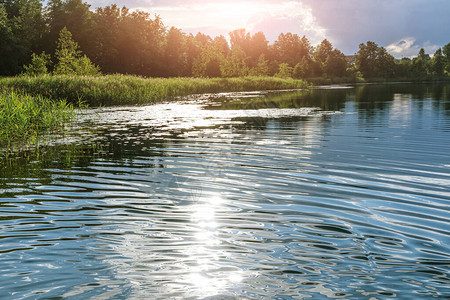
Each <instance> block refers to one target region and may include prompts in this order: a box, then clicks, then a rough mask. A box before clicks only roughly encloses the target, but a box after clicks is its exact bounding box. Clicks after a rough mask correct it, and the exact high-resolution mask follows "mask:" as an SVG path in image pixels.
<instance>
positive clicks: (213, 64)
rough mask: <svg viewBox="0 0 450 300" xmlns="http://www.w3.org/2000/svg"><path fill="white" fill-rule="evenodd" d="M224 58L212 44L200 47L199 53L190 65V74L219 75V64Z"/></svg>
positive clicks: (197, 75)
mask: <svg viewBox="0 0 450 300" xmlns="http://www.w3.org/2000/svg"><path fill="white" fill-rule="evenodd" d="M224 59H225V58H224V57H223V55H222V53H220V51H218V50H217V48H216V47H214V46H212V45H207V46H206V47H203V48H202V52H201V54H200V55H199V56H198V57H197V59H196V60H195V61H194V63H193V65H192V75H194V76H195V77H220V76H221V70H220V66H221V64H222V61H223V60H224Z"/></svg>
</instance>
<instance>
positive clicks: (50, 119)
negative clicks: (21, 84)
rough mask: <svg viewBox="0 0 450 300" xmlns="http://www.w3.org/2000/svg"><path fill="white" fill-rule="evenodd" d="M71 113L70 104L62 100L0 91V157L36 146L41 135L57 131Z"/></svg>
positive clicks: (60, 129)
mask: <svg viewBox="0 0 450 300" xmlns="http://www.w3.org/2000/svg"><path fill="white" fill-rule="evenodd" d="M73 115H74V110H73V107H72V105H71V104H67V103H66V102H65V101H64V100H57V101H53V100H49V99H47V98H45V97H42V96H30V95H27V94H21V93H16V92H6V91H3V92H2V91H0V158H1V157H3V156H5V155H6V154H7V153H9V152H11V151H14V150H17V148H21V147H26V146H29V145H37V144H38V143H39V141H40V138H41V137H42V136H43V135H45V134H49V133H56V132H58V133H60V132H61V131H63V130H64V128H65V124H66V123H67V122H68V121H69V120H70V119H71V118H72V116H73Z"/></svg>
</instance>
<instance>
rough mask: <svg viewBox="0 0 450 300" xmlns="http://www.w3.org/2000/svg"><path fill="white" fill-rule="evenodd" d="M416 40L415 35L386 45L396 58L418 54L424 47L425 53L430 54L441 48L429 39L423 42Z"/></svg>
mask: <svg viewBox="0 0 450 300" xmlns="http://www.w3.org/2000/svg"><path fill="white" fill-rule="evenodd" d="M416 41H417V40H416V39H415V38H413V37H405V38H402V39H400V40H398V41H396V42H394V43H392V44H390V45H388V46H386V50H387V51H388V52H389V53H390V54H392V55H393V56H394V57H396V58H402V57H410V58H411V57H414V56H417V54H418V53H419V51H420V48H424V50H425V53H428V54H434V52H435V51H436V50H437V49H438V48H439V46H437V45H433V44H432V43H431V42H429V41H427V42H425V43H423V44H418V43H417V42H416Z"/></svg>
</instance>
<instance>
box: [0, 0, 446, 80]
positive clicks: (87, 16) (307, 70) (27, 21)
mask: <svg viewBox="0 0 450 300" xmlns="http://www.w3.org/2000/svg"><path fill="white" fill-rule="evenodd" d="M100 69H101V71H102V72H103V73H122V74H135V75H142V76H146V77H175V76H193V77H238V76H247V75H255V76H279V77H293V78H301V79H309V78H316V77H322V78H343V77H346V78H357V77H363V78H366V79H372V78H387V79H388V78H408V79H417V80H424V79H440V78H444V77H448V76H449V75H450V43H449V44H447V45H446V46H444V47H443V48H442V49H441V48H440V49H438V50H437V51H436V52H435V53H434V55H433V56H432V57H431V56H430V55H429V54H426V53H425V51H424V49H421V50H420V52H419V53H418V56H417V57H415V58H413V59H410V58H402V59H400V60H399V59H395V58H394V57H393V56H392V55H390V54H389V53H388V52H387V51H386V49H385V48H383V47H379V46H378V45H377V44H376V43H374V42H370V41H369V42H367V43H366V44H361V45H360V46H359V51H358V52H357V53H356V54H355V55H354V56H350V57H349V56H345V55H344V54H343V53H342V52H341V51H340V50H338V49H336V48H334V47H333V45H332V44H331V43H330V42H329V41H328V40H326V39H325V40H323V41H322V42H321V43H320V44H318V45H317V46H315V47H314V46H313V45H312V44H311V42H310V41H309V40H308V39H307V37H305V36H303V37H301V36H299V35H297V34H293V33H282V34H280V35H279V37H278V39H277V40H276V41H275V42H274V43H272V44H270V43H269V42H268V40H267V39H266V37H265V35H264V33H262V32H258V33H254V34H251V33H249V32H246V31H245V30H244V29H238V30H234V31H232V32H230V34H229V41H228V40H227V39H226V38H225V37H224V36H218V37H214V38H212V37H210V36H208V35H205V34H203V33H198V34H196V35H193V34H186V33H184V32H182V30H181V29H179V28H175V27H171V28H167V27H166V26H165V25H164V23H163V21H162V20H161V18H160V17H159V16H155V17H152V16H151V15H150V14H149V13H147V12H143V11H140V10H129V9H128V8H126V7H122V8H120V7H118V6H117V5H110V6H106V7H103V8H96V9H95V10H91V9H90V5H89V4H87V3H84V2H82V0H49V1H48V2H47V4H46V5H45V6H44V5H43V4H42V2H40V0H0V75H1V76H12V75H18V74H23V73H25V74H41V73H50V72H51V73H53V74H98V73H99V72H100Z"/></svg>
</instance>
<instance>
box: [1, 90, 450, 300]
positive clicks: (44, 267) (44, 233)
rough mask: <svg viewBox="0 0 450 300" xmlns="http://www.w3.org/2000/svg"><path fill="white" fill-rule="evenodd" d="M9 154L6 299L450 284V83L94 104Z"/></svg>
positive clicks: (323, 294) (449, 293)
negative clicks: (61, 130) (57, 135)
mask: <svg viewBox="0 0 450 300" xmlns="http://www.w3.org/2000/svg"><path fill="white" fill-rule="evenodd" d="M78 122H79V125H77V126H74V128H72V129H71V133H70V134H68V135H67V136H66V137H63V138H61V139H60V140H58V141H55V142H54V143H53V144H54V145H53V146H49V147H47V148H46V149H45V151H44V152H43V153H40V154H39V156H38V157H37V156H36V155H33V154H31V155H30V156H28V157H25V158H20V159H16V160H15V161H13V162H12V163H11V164H10V165H9V166H7V167H3V168H2V169H1V171H0V172H1V178H0V192H1V194H0V195H1V196H0V197H1V198H0V298H1V299H49V298H52V299H90V298H92V299H124V298H126V299H230V298H231V299H267V298H273V299H292V298H294V299H295V298H297V299H301V298H309V297H311V298H313V299H327V298H343V299H356V298H357V299H391V298H399V299H422V298H423V299H429V298H432V297H437V298H445V297H450V85H445V84H441V85H414V84H401V85H400V84H391V85H365V86H356V87H355V86H353V87H352V86H335V87H333V86H332V87H324V88H315V89H312V90H310V91H285V92H265V93H231V94H214V95H200V96H193V97H190V98H184V99H179V100H178V101H176V102H169V103H165V104H159V105H154V106H140V107H114V108H102V109H96V110H94V109H93V110H88V111H86V112H84V113H83V114H82V115H80V117H79V120H78Z"/></svg>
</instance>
